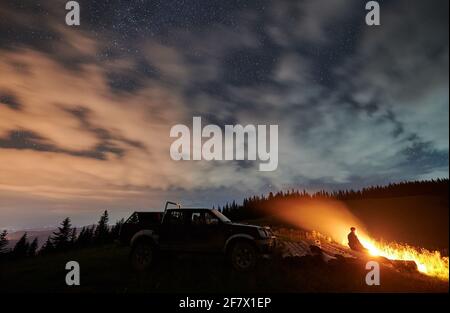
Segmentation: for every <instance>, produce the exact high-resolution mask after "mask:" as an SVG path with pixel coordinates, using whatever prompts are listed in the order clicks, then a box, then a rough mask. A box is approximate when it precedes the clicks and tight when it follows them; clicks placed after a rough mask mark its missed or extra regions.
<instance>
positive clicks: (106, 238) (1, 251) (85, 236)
mask: <svg viewBox="0 0 450 313" xmlns="http://www.w3.org/2000/svg"><path fill="white" fill-rule="evenodd" d="M123 222H124V220H123V219H121V220H119V221H117V222H116V223H115V224H114V225H113V226H109V225H108V223H109V216H108V211H104V212H103V214H102V215H101V216H100V219H99V221H98V223H97V224H96V225H92V226H85V227H83V228H81V230H80V231H79V232H78V231H77V228H75V227H72V224H71V221H70V218H69V217H66V218H65V219H64V220H63V221H62V222H61V224H60V226H59V227H58V228H57V230H56V231H54V232H53V234H52V235H50V236H49V237H48V238H47V240H46V242H45V243H44V245H43V246H42V247H41V249H39V250H38V239H37V238H34V239H33V240H32V241H31V242H30V240H29V238H28V234H27V233H26V232H25V233H24V234H23V235H22V237H21V238H20V239H19V240H18V241H17V243H16V244H15V245H14V247H13V248H12V249H8V248H7V246H8V232H7V231H6V230H3V231H2V232H1V233H0V260H5V259H8V260H9V259H19V258H24V257H34V256H36V255H44V254H49V253H54V252H64V251H67V250H69V249H76V248H84V247H88V246H94V245H102V244H106V243H111V242H113V241H114V240H116V239H118V238H119V231H120V227H121V225H122V224H123Z"/></svg>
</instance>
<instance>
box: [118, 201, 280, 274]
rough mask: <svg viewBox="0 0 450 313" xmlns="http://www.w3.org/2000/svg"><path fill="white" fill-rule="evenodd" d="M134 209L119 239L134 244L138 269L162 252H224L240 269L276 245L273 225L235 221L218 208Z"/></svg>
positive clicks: (245, 268) (244, 268)
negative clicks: (139, 210) (271, 228)
mask: <svg viewBox="0 0 450 313" xmlns="http://www.w3.org/2000/svg"><path fill="white" fill-rule="evenodd" d="M170 204H173V205H176V204H175V203H174V202H167V203H166V206H165V209H164V212H134V213H133V214H132V215H131V216H130V217H129V218H128V220H127V221H126V222H125V223H124V224H123V225H122V228H121V231H120V240H121V241H122V243H124V244H128V245H130V246H131V253H130V260H131V263H132V265H133V267H134V268H135V269H136V270H145V269H148V268H150V267H151V266H152V264H153V261H154V260H155V258H157V257H158V256H159V255H160V253H164V252H174V253H192V252H199V253H222V254H223V255H224V256H225V257H227V258H228V260H229V261H230V263H231V265H232V266H233V267H234V268H235V269H236V270H238V271H246V270H249V269H251V268H252V267H253V266H254V265H255V263H256V262H257V259H258V257H259V256H261V255H265V254H269V253H270V252H271V251H272V250H273V248H274V246H275V236H273V234H272V232H271V230H270V228H268V227H260V226H254V225H247V224H237V223H232V222H231V221H230V220H229V219H228V218H227V217H226V216H225V215H223V214H222V213H220V212H219V211H218V210H215V209H196V208H181V206H179V205H177V207H176V208H168V205H170Z"/></svg>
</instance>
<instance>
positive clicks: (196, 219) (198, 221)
mask: <svg viewBox="0 0 450 313" xmlns="http://www.w3.org/2000/svg"><path fill="white" fill-rule="evenodd" d="M191 224H192V225H205V215H204V213H202V212H194V213H192V216H191Z"/></svg>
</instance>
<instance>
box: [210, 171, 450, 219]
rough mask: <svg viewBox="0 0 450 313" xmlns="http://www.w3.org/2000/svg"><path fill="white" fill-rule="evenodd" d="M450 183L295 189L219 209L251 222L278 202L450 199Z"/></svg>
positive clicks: (232, 203)
mask: <svg viewBox="0 0 450 313" xmlns="http://www.w3.org/2000/svg"><path fill="white" fill-rule="evenodd" d="M448 182H449V180H448V179H435V180H426V181H405V182H400V183H391V184H388V185H384V186H370V187H366V188H362V189H359V190H353V189H348V190H336V191H326V190H320V191H317V192H312V193H311V192H307V191H306V190H294V189H291V190H287V191H279V192H276V193H273V192H270V193H269V194H268V195H260V196H252V197H249V198H245V199H244V200H243V202H242V204H237V203H236V201H233V202H231V203H226V204H225V205H224V206H219V207H218V210H219V211H221V212H222V213H223V214H224V215H226V216H227V217H229V218H230V219H231V220H247V219H254V218H261V217H264V215H265V211H264V210H261V209H262V208H265V207H270V205H271V204H273V203H275V202H278V201H279V200H308V199H316V198H320V199H329V200H339V201H350V200H364V199H377V198H396V197H410V196H419V195H429V196H437V197H442V198H445V199H448V196H449V191H448Z"/></svg>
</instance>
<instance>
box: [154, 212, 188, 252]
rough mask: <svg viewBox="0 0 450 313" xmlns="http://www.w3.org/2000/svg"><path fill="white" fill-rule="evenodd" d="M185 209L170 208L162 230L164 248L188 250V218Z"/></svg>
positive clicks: (161, 241) (161, 237) (162, 245)
mask: <svg viewBox="0 0 450 313" xmlns="http://www.w3.org/2000/svg"><path fill="white" fill-rule="evenodd" d="M187 213H188V212H186V211H183V210H169V211H167V213H166V215H165V216H164V219H163V223H162V225H161V230H160V246H161V248H162V249H164V250H176V251H188V250H189V249H188V248H189V247H188V245H187V243H188V240H189V236H188V235H189V233H188V227H187V226H188V221H189V220H188V218H189V215H190V214H187Z"/></svg>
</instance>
